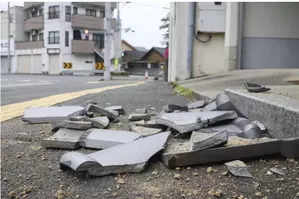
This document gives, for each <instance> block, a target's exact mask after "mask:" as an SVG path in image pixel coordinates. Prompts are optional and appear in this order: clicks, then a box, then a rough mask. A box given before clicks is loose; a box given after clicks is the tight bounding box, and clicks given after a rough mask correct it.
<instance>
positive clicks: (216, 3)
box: [214, 1, 222, 6]
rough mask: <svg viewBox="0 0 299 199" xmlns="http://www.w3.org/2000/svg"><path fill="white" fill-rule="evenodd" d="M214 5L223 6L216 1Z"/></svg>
mask: <svg viewBox="0 0 299 199" xmlns="http://www.w3.org/2000/svg"><path fill="white" fill-rule="evenodd" d="M214 5H215V6H221V5H222V2H219V1H216V2H214Z"/></svg>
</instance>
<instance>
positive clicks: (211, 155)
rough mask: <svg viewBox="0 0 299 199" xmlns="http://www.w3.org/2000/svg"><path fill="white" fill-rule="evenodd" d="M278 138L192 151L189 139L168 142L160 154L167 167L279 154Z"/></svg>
mask: <svg viewBox="0 0 299 199" xmlns="http://www.w3.org/2000/svg"><path fill="white" fill-rule="evenodd" d="M280 143H281V141H280V140H277V139H273V140H264V141H262V142H258V143H255V144H248V145H237V146H230V147H217V148H210V149H205V150H201V151H192V150H191V142H190V141H189V140H181V141H180V142H179V143H178V141H172V142H168V145H167V148H166V150H165V151H164V153H163V154H162V160H163V163H164V164H165V165H166V166H167V167H169V168H175V167H180V166H191V165H200V164H208V163H215V162H225V161H231V160H236V159H240V160H241V159H249V158H257V157H262V156H265V155H272V154H280Z"/></svg>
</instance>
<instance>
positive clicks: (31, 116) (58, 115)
mask: <svg viewBox="0 0 299 199" xmlns="http://www.w3.org/2000/svg"><path fill="white" fill-rule="evenodd" d="M83 112H84V108H83V107H81V106H53V107H33V108H29V109H26V110H25V112H24V116H23V118H22V120H23V121H25V122H28V123H52V122H59V121H62V120H65V119H68V118H70V117H72V116H76V115H81V114H83Z"/></svg>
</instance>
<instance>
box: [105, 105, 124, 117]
mask: <svg viewBox="0 0 299 199" xmlns="http://www.w3.org/2000/svg"><path fill="white" fill-rule="evenodd" d="M105 109H106V110H110V111H116V112H118V114H119V115H124V114H125V109H123V107H122V106H109V107H106V108H105Z"/></svg>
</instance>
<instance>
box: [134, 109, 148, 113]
mask: <svg viewBox="0 0 299 199" xmlns="http://www.w3.org/2000/svg"><path fill="white" fill-rule="evenodd" d="M135 113H138V114H146V113H148V110H147V108H137V109H136V110H135Z"/></svg>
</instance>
